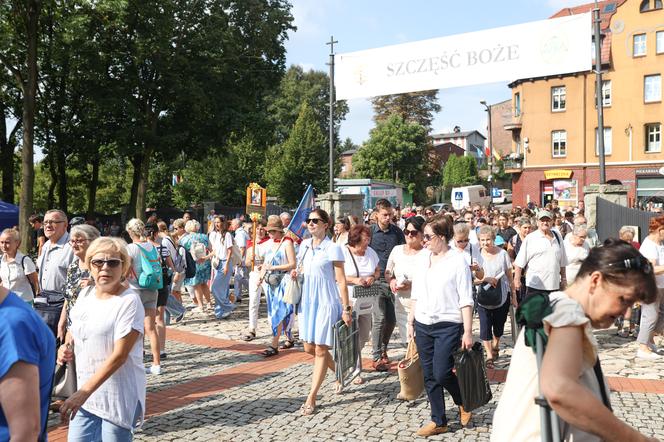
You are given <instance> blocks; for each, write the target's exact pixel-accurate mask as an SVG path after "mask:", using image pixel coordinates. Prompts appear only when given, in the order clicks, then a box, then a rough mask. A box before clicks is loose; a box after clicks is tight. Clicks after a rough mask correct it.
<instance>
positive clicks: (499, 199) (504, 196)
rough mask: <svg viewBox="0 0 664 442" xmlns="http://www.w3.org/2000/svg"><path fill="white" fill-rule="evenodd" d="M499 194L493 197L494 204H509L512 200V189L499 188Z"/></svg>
mask: <svg viewBox="0 0 664 442" xmlns="http://www.w3.org/2000/svg"><path fill="white" fill-rule="evenodd" d="M497 193H498V196H494V197H493V203H494V204H507V203H511V202H512V191H511V190H510V189H498V192H497Z"/></svg>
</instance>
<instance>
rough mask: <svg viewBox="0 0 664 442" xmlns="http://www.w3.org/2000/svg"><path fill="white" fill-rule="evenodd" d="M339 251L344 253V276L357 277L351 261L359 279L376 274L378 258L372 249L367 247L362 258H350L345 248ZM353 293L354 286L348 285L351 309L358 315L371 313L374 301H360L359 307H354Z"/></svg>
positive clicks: (355, 301)
mask: <svg viewBox="0 0 664 442" xmlns="http://www.w3.org/2000/svg"><path fill="white" fill-rule="evenodd" d="M341 249H342V250H343V252H344V273H345V274H346V276H351V277H353V278H357V277H358V274H357V271H356V270H355V264H353V259H355V262H356V263H357V269H358V270H359V271H360V274H359V276H360V277H362V276H364V277H368V276H373V275H375V274H376V267H378V261H379V258H378V254H377V253H376V251H375V250H374V249H372V248H371V247H367V250H366V252H364V256H358V255H352V256H351V253H350V250H349V249H348V247H347V246H343V247H341ZM354 292H355V285H354V284H348V296H349V298H350V301H351V304H352V305H353V308H354V309H355V310H356V311H357V312H358V315H359V314H364V313H369V312H371V310H373V306H374V301H375V300H374V299H362V301H360V304H361V305H356V303H357V300H356V299H355V296H354Z"/></svg>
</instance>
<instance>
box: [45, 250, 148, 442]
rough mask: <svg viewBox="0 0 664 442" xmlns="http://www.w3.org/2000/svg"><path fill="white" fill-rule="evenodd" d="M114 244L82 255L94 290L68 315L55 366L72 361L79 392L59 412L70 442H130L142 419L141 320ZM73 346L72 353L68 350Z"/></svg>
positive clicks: (123, 257) (124, 257)
mask: <svg viewBox="0 0 664 442" xmlns="http://www.w3.org/2000/svg"><path fill="white" fill-rule="evenodd" d="M126 248H127V244H126V243H125V242H124V241H122V240H121V239H119V238H111V237H101V238H98V239H96V240H94V241H93V242H92V244H90V247H89V248H88V253H87V255H86V262H87V266H88V268H89V269H90V271H91V274H92V278H93V279H94V281H95V285H94V286H91V287H87V288H85V289H84V290H83V291H82V292H81V293H80V294H79V297H78V300H77V302H76V305H74V307H73V308H72V310H71V312H70V315H71V319H72V325H71V328H70V329H69V330H68V332H67V336H66V338H65V342H66V345H63V346H61V347H60V350H59V352H58V360H59V361H60V362H61V363H63V362H70V361H72V360H73V359H75V361H76V377H77V385H78V391H76V392H75V393H74V394H73V395H71V396H70V397H69V398H68V399H67V400H66V401H65V402H64V403H63V404H62V406H61V408H60V413H61V415H62V418H63V420H65V421H69V435H68V440H69V441H70V442H73V441H75V442H84V441H90V440H122V441H128V440H131V439H132V434H133V431H134V429H135V428H137V427H138V426H140V425H141V424H142V422H143V414H144V413H145V369H144V368H143V340H142V335H143V320H144V317H145V311H144V310H143V304H142V302H141V299H140V297H139V295H138V293H137V291H136V290H134V289H132V288H131V287H130V286H129V285H128V284H127V283H126V282H125V277H126V276H127V273H128V272H129V266H130V264H131V258H130V257H129V255H128V253H127V249H126ZM72 345H73V349H72Z"/></svg>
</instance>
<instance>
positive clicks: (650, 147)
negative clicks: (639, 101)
mask: <svg viewBox="0 0 664 442" xmlns="http://www.w3.org/2000/svg"><path fill="white" fill-rule="evenodd" d="M661 151H662V124H661V123H651V124H646V152H661Z"/></svg>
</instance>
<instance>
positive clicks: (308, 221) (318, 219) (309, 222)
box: [306, 218, 323, 224]
mask: <svg viewBox="0 0 664 442" xmlns="http://www.w3.org/2000/svg"><path fill="white" fill-rule="evenodd" d="M321 221H323V220H322V219H320V218H307V221H306V223H307V224H311V223H314V224H318V223H319V222H321Z"/></svg>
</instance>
